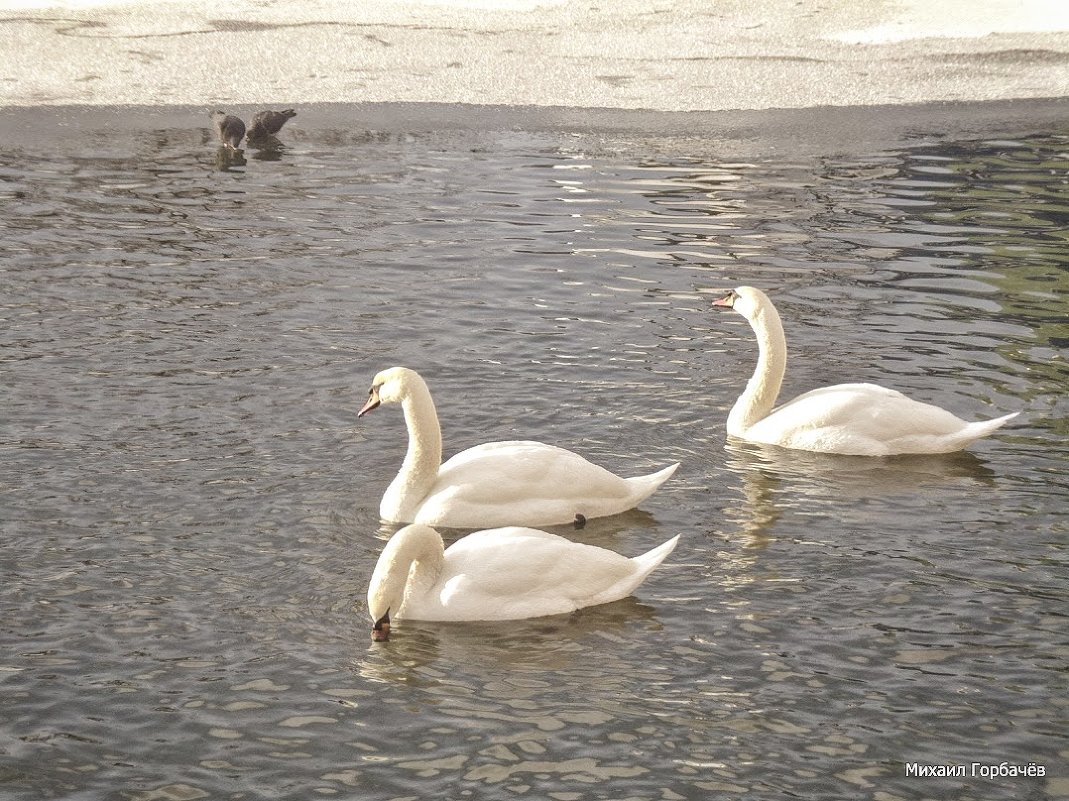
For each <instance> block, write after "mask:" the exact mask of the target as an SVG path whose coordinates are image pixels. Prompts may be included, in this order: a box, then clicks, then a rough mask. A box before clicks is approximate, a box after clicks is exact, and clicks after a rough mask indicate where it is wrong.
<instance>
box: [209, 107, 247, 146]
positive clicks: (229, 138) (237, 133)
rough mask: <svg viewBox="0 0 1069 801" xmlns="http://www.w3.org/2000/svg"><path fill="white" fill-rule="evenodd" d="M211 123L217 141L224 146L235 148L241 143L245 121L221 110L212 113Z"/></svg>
mask: <svg viewBox="0 0 1069 801" xmlns="http://www.w3.org/2000/svg"><path fill="white" fill-rule="evenodd" d="M212 123H213V124H214V125H215V132H216V133H217V134H218V135H219V141H220V142H222V143H223V144H224V145H225V146H226V147H229V148H232V149H234V150H237V149H238V147H239V146H240V145H241V139H242V137H244V136H245V123H243V122H242V121H241V118H240V117H235V116H234V115H232V114H227V113H225V112H222V111H216V112H213V113H212Z"/></svg>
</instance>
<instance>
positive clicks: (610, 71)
mask: <svg viewBox="0 0 1069 801" xmlns="http://www.w3.org/2000/svg"><path fill="white" fill-rule="evenodd" d="M43 5H44V4H43V2H41V1H40V0H8V2H2V3H0V35H2V36H3V37H4V39H5V42H6V43H7V46H6V47H5V48H3V50H2V52H0V106H8V107H12V106H65V105H94V106H113V105H144V106H204V107H207V106H216V105H219V106H232V105H239V106H240V105H295V104H302V103H394V102H401V103H439V104H472V105H487V106H552V107H573V108H615V109H653V110H659V111H717V110H728V109H739V110H743V109H772V108H809V107H819V106H859V105H885V104H889V105H896V104H920V103H932V102H945V101H959V102H980V101H992V100H1006V99H1018V98H1021V99H1026V98H1054V97H1065V96H1069V4H1066V3H1064V2H1061V0H1018V1H1017V2H1013V1H1012V0H973V1H972V2H965V0H942V2H941V3H939V5H940V11H939V13H933V12H932V11H931V10H930V6H931V2H930V0H908V2H899V3H894V4H892V3H883V2H877V3H871V4H864V8H858V7H857V4H854V3H850V2H846V0H831V2H825V3H820V2H818V1H817V0H802V1H801V2H799V3H797V4H792V5H790V6H789V7H784V6H783V4H782V3H779V2H778V0H754V1H753V2H749V3H743V2H740V1H739V0H677V1H674V2H667V1H666V0H662V1H661V2H658V0H653V2H650V1H649V0H644V1H640V0H614V1H613V2H612V3H603V4H600V6H595V5H593V4H591V3H587V2H574V1H573V0H555V1H553V2H539V1H538V0H508V1H507V2H505V1H502V0H498V1H497V2H478V0H452V1H451V2H418V0H382V1H381V2H378V3H366V4H351V5H350V4H337V3H330V2H325V1H321V0H296V1H295V2H290V3H266V4H265V3H258V2H252V1H251V0H235V2H232V3H229V4H226V5H224V6H220V5H219V4H218V3H214V2H212V3H209V2H204V0H195V2H183V3H180V2H174V0H158V1H157V2H126V3H88V4H87V3H83V2H73V1H71V0H68V2H66V3H63V4H60V5H51V6H48V7H43Z"/></svg>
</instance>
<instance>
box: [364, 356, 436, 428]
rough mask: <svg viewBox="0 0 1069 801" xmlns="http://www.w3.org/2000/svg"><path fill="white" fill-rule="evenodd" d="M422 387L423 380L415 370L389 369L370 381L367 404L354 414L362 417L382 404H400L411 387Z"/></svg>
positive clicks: (405, 368) (403, 368) (404, 368)
mask: <svg viewBox="0 0 1069 801" xmlns="http://www.w3.org/2000/svg"><path fill="white" fill-rule="evenodd" d="M416 385H423V379H422V378H420V376H419V373H417V372H416V371H415V370H409V369H408V368H407V367H391V368H390V369H389V370H383V371H382V372H381V373H379V374H378V375H376V376H375V377H374V378H373V379H372V380H371V389H369V390H368V393H367V403H365V404H364V405H363V406H362V407H361V409H360V411H358V412H357V413H356V416H357V417H363V416H364V415H365V414H367V413H368V412H370V411H371V410H372V409H377V408H378V407H379V405H380V404H382V403H400V402H401V401H403V400H404V399H405V398H406V397H408V395H409V393H410V392H411V391H412V387H414V386H416Z"/></svg>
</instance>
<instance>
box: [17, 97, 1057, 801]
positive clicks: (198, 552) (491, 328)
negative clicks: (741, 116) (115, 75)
mask: <svg viewBox="0 0 1069 801" xmlns="http://www.w3.org/2000/svg"><path fill="white" fill-rule="evenodd" d="M305 118H306V119H304V120H303V122H304V124H303V126H302V125H300V124H298V123H297V122H295V123H293V124H292V128H287V129H286V131H284V135H283V139H284V140H286V142H287V143H288V145H289V148H288V149H287V150H285V151H283V152H281V153H272V154H265V153H254V152H252V151H249V152H248V153H246V161H245V163H243V164H242V163H235V162H233V161H228V160H227V159H225V158H223V157H222V156H221V155H219V154H217V153H216V152H215V150H214V147H213V145H212V144H211V143H210V142H209V141H208V139H207V133H206V131H202V130H200V129H199V128H198V127H197V126H199V125H200V122H199V121H198V122H195V123H191V125H190V126H189V128H188V129H165V130H142V131H129V132H126V133H124V134H122V135H116V134H115V132H114V130H111V131H106V132H105V131H95V130H82V131H78V132H76V133H75V132H72V133H71V134H70V138H69V139H68V140H66V141H64V142H62V143H61V146H59V147H57V146H55V144H54V143H52V144H47V145H46V144H45V143H42V144H41V145H39V146H34V145H24V146H19V147H14V148H12V147H8V148H7V149H4V150H0V208H2V212H3V213H2V215H0V234H2V242H3V247H2V250H3V254H4V255H3V259H2V262H0V270H2V283H3V292H2V295H0V315H2V317H0V319H2V327H0V359H2V362H3V381H2V382H0V402H2V408H3V416H2V418H0V424H2V429H0V431H2V434H0V436H2V441H0V448H2V450H0V453H2V462H0V478H2V490H0V493H2V494H0V517H2V548H0V565H2V572H0V576H2V584H0V617H2V619H0V681H2V689H3V691H2V695H0V713H2V714H0V721H2V723H0V795H2V796H3V797H4V798H10V799H42V798H71V799H99V798H104V799H136V800H137V801H149V799H183V800H184V799H198V798H212V799H218V798H232V799H262V798H294V799H297V798H300V799H307V798H318V797H324V798H330V797H343V798H344V797H353V798H355V797H359V798H365V799H400V798H406V799H407V798H450V799H462V798H513V797H528V798H540V799H541V798H553V799H559V800H560V801H585V800H586V799H614V801H620V800H621V799H632V798H634V799H679V798H687V799H690V798H701V799H704V798H715V797H746V798H769V799H771V798H828V799H832V798H835V799H839V798H871V799H877V800H878V801H892V800H893V799H899V798H902V799H905V798H911V799H912V798H922V797H924V798H929V797H930V798H935V797H938V798H955V799H959V798H960V799H973V798H975V799H1023V798H1028V799H1041V798H1055V797H1067V796H1069V769H1067V763H1069V759H1067V752H1069V742H1067V738H1066V732H1067V731H1069V728H1067V726H1066V723H1067V716H1066V704H1067V697H1069V696H1067V693H1066V690H1067V685H1066V681H1065V676H1066V666H1067V661H1069V660H1067V657H1069V647H1067V644H1066V636H1065V632H1066V604H1065V601H1066V586H1067V573H1066V564H1067V558H1066V552H1065V548H1066V530H1067V527H1066V522H1067V517H1069V506H1067V503H1066V501H1067V499H1069V493H1067V483H1069V482H1067V479H1066V469H1065V468H1066V456H1067V454H1069V448H1067V445H1066V433H1067V430H1069V426H1067V423H1066V419H1067V416H1066V413H1067V411H1069V402H1067V400H1066V392H1065V389H1066V385H1067V381H1069V369H1067V367H1066V363H1065V358H1064V357H1065V352H1066V347H1067V344H1069V322H1067V320H1069V316H1067V311H1069V305H1067V290H1069V272H1067V266H1069V256H1067V253H1069V251H1067V247H1066V245H1067V242H1066V239H1067V235H1066V231H1067V230H1069V226H1067V223H1069V183H1067V182H1069V137H1066V136H1065V135H1063V134H1062V133H1059V132H1051V131H1042V130H1041V131H1023V132H1022V131H1020V130H1013V131H1006V132H1005V133H1004V134H1001V135H999V136H990V137H985V138H974V139H969V138H964V139H961V140H956V139H954V138H953V137H937V136H924V135H923V132H919V133H918V135H917V136H916V138H915V140H914V141H913V142H912V143H908V144H907V145H904V146H902V147H899V148H895V149H893V150H887V151H879V152H858V153H851V154H843V153H835V154H829V155H825V156H823V157H809V156H804V157H803V156H797V157H789V156H788V157H784V156H782V155H781V156H768V157H766V158H762V159H748V160H741V159H737V158H735V157H734V156H733V154H732V152H731V149H730V148H729V147H726V146H723V145H720V144H718V142H717V141H715V140H712V139H708V138H705V137H702V136H701V135H698V134H696V135H692V136H678V137H667V136H661V137H658V136H654V135H637V134H635V135H628V134H624V133H617V134H606V133H602V134H597V133H585V134H575V133H561V134H553V133H546V132H544V131H543V132H532V131H526V130H523V129H522V127H519V128H514V129H512V130H509V131H506V132H487V131H482V132H479V131H443V132H438V133H427V132H410V131H406V130H404V129H403V126H402V127H399V129H397V130H386V131H375V132H367V131H360V130H357V131H356V132H355V133H354V132H352V131H348V130H342V129H334V128H317V127H316V125H315V122H314V120H311V119H307V114H306V115H305ZM301 119H302V118H298V120H299V121H300V120H301ZM742 283H751V284H755V285H758V286H761V287H763V288H765V289H766V290H767V291H769V293H770V294H771V295H772V296H773V297H774V299H775V300H776V302H777V304H778V306H779V308H780V311H781V314H782V316H783V318H784V321H785V325H786V327H787V332H788V339H789V342H790V347H791V353H792V359H791V363H790V366H789V368H788V377H787V384H786V387H785V392H786V393H790V394H793V393H797V392H800V391H803V390H805V389H809V388H813V387H815V386H817V385H820V384H825V383H833V382H840V381H850V380H867V381H877V382H880V383H884V384H887V385H890V386H894V387H895V388H898V389H901V390H903V391H906V392H907V393H908V394H910V395H913V396H914V397H916V398H918V399H920V400H925V401H929V402H934V403H938V404H941V405H944V406H947V407H949V408H951V409H953V410H955V411H956V412H958V413H959V414H961V415H962V416H964V417H967V418H975V419H979V418H986V417H993V416H996V415H999V414H1004V413H1007V412H1010V411H1015V410H1020V411H1021V412H1022V414H1021V416H1020V417H1019V418H1018V420H1016V421H1014V423H1013V424H1011V425H1010V426H1009V427H1008V428H1006V429H1003V430H1002V431H1001V432H999V433H998V434H997V435H996V436H994V437H992V438H990V439H987V440H983V441H981V442H979V443H977V444H976V445H975V446H973V447H972V448H971V449H970V450H969V451H968V452H966V453H963V454H958V455H954V456H946V457H923V458H902V459H893V460H866V459H856V458H843V457H828V456H815V455H808V454H800V453H792V452H785V451H779V450H776V449H761V448H756V447H751V446H746V445H742V444H739V443H734V442H726V441H725V435H724V430H723V427H724V420H725V417H726V414H727V410H728V409H729V408H730V406H731V404H732V402H733V401H734V398H735V397H736V395H737V394H738V392H739V391H740V390H741V388H742V386H743V384H744V383H745V381H746V379H747V377H748V376H749V374H750V372H751V370H752V368H753V363H754V358H755V348H754V343H753V339H752V336H751V333H750V331H749V328H748V327H747V326H746V324H745V322H744V321H743V320H742V318H741V317H738V316H737V315H730V314H727V315H725V314H719V315H718V314H715V313H714V312H713V311H712V310H711V308H710V300H711V299H712V298H713V297H714V296H715V294H716V293H717V292H718V291H719V290H721V289H723V288H725V287H730V286H733V285H737V284H742ZM394 364H405V365H408V366H411V367H415V368H417V369H419V370H420V371H421V372H423V374H424V375H425V376H426V377H427V379H428V381H429V382H430V384H431V387H432V390H433V391H434V393H435V395H436V400H437V403H438V407H439V413H440V415H441V417H442V421H443V429H444V434H445V440H446V451H447V453H452V452H455V451H457V450H460V449H462V448H464V447H468V446H470V445H473V444H477V443H478V442H480V441H484V440H486V439H505V438H513V437H531V438H537V439H541V440H544V441H548V442H553V443H556V444H561V445H566V446H568V447H571V448H573V449H576V450H579V451H581V452H582V453H584V454H586V455H588V456H589V457H591V458H593V459H594V460H596V461H598V462H601V463H603V464H605V465H606V466H609V467H611V468H613V469H615V470H617V471H618V472H621V473H624V474H637V473H640V472H648V471H650V470H652V469H654V468H656V467H658V466H661V465H663V464H666V463H668V462H670V461H676V460H679V461H682V463H683V467H682V468H681V469H680V471H679V472H678V473H677V474H676V477H675V478H674V479H673V480H672V481H670V482H669V483H668V484H667V485H666V486H665V487H664V488H663V489H662V490H661V491H660V492H659V493H657V494H656V495H654V496H653V498H651V499H650V500H649V501H647V502H646V503H645V504H644V505H643V509H642V511H641V512H633V513H629V514H626V515H623V516H620V517H617V518H610V519H605V520H598V521H592V522H591V523H590V524H589V525H588V527H587V528H586V529H585V530H584V531H582V532H572V531H570V530H567V531H564V532H563V533H565V534H567V535H568V536H572V537H575V538H578V539H582V540H583V541H586V542H591V543H594V544H598V545H602V546H605V547H610V548H614V549H617V550H619V551H621V552H624V553H627V554H629V555H631V554H635V553H638V552H639V551H642V550H645V549H647V548H649V547H652V546H653V545H655V544H657V543H659V542H661V541H662V540H664V539H667V538H668V537H669V536H671V535H673V534H676V533H681V534H682V535H683V536H682V541H681V544H680V546H679V548H678V549H677V551H676V552H675V554H674V555H673V557H671V559H670V560H669V563H668V564H667V565H666V566H665V567H664V568H662V569H661V570H659V571H658V572H656V573H655V574H654V575H653V576H652V577H651V578H650V580H649V581H648V582H647V583H646V584H645V585H644V586H643V587H641V588H640V589H639V591H638V592H637V593H636V596H635V597H634V598H631V599H628V600H626V601H622V602H619V603H615V604H611V605H608V606H604V607H599V608H594V609H588V610H583V611H582V612H580V613H577V614H575V615H573V616H570V617H567V618H547V619H542V620H534V621H525V622H520V623H510V624H474V625H464V626H460V625H430V624H419V623H408V622H405V623H402V624H400V625H398V626H397V627H396V628H395V636H394V637H393V639H392V640H391V641H390V642H389V643H388V644H386V645H381V644H374V645H373V644H372V643H371V642H370V640H369V637H368V630H369V620H368V619H367V612H366V608H365V603H364V592H365V589H366V586H367V581H368V578H369V576H370V573H371V569H372V567H373V565H374V560H375V558H376V556H377V553H378V551H379V549H380V548H381V545H382V539H381V537H382V536H384V534H385V533H387V532H388V531H389V529H383V530H381V531H380V524H379V521H378V513H377V509H378V502H379V497H380V495H381V493H382V491H383V489H384V488H385V486H386V484H387V483H388V482H389V480H390V478H391V477H392V476H393V474H394V472H395V471H396V468H397V466H398V464H399V462H400V459H401V456H402V453H403V449H404V427H403V422H402V420H401V416H400V413H399V411H398V410H397V409H395V408H384V409H382V410H380V411H378V412H376V413H375V414H374V415H371V416H369V417H367V418H364V419H361V420H359V421H357V420H356V418H355V412H356V409H357V408H358V407H359V404H360V403H361V402H362V400H363V396H364V394H365V393H366V390H367V387H368V384H369V381H370V379H371V377H372V375H373V374H374V373H375V372H376V371H377V370H379V369H381V368H383V367H387V366H390V365H394ZM913 762H916V763H920V764H927V765H947V764H965V765H969V764H970V763H972V762H979V763H983V764H985V765H987V764H996V765H997V764H999V763H1002V762H1007V763H1009V764H1013V765H1022V766H1024V765H1027V764H1028V763H1035V765H1037V766H1042V767H1043V768H1044V772H1045V774H1046V775H1045V776H1044V777H1042V778H1036V777H979V776H977V777H967V778H951V779H941V778H918V777H915V776H914V777H911V776H907V775H906V770H905V766H906V764H907V763H913Z"/></svg>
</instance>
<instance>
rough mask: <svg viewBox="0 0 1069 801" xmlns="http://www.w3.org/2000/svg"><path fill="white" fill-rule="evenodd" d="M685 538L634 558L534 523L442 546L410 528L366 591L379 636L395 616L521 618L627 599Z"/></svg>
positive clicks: (385, 555) (424, 530) (432, 534)
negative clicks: (529, 525) (543, 528)
mask: <svg viewBox="0 0 1069 801" xmlns="http://www.w3.org/2000/svg"><path fill="white" fill-rule="evenodd" d="M677 542H679V535H678V534H677V535H676V536H674V537H672V539H670V540H668V541H667V542H665V543H663V544H662V545H659V546H657V547H656V548H654V549H653V550H651V551H647V552H646V553H644V554H642V555H640V556H636V557H634V558H631V559H628V558H627V557H626V556H621V555H620V554H618V553H616V552H615V551H609V550H606V549H605V548H598V547H596V546H593V545H582V544H580V543H577V542H572V541H571V540H567V539H565V538H564V537H558V536H557V535H556V534H550V533H548V532H546V531H539V530H538V529H533V528H519V527H517V526H509V527H507V528H495V529H490V530H487V531H476V532H474V533H472V534H469V535H467V536H466V537H461V538H460V539H459V540H457V541H456V542H455V543H453V544H452V545H450V546H449V548H448V550H446V549H445V548H444V547H443V543H442V537H441V535H439V534H438V532H437V531H435V530H434V529H433V528H431V527H430V526H423V525H419V524H416V525H410V526H405V527H404V528H402V529H401V530H400V531H398V532H397V533H396V534H394V535H393V537H391V538H390V541H389V542H387V543H386V547H384V548H383V549H382V553H381V554H380V555H379V561H378V563H377V564H376V565H375V572H374V573H373V574H372V576H371V583H370V585H369V586H368V590H367V606H368V612H369V613H370V614H371V619H372V620H373V621H374V627H373V629H372V637H373V638H374V639H376V640H385V639H387V638H388V637H389V632H390V620H391V618H392V619H395V620H396V619H399V618H407V619H409V620H441V621H461V620H520V619H522V618H531V617H543V616H545V615H561V614H566V613H568V612H574V611H575V610H576V609H582V608H583V607H586V606H594V605H596V604H604V603H609V602H610V601H618V600H620V599H621V598H626V597H627V596H628V595H630V594H631V593H632V592H634V590H635V588H636V587H638V585H639V584H641V583H642V582H643V581H644V580H645V579H646V576H648V575H649V574H650V573H651V572H653V569H654V568H655V567H657V565H659V564H660V563H661V562H663V561H664V559H665V557H667V556H668V554H670V553H671V552H672V551H673V550H674V549H675V547H676V543H677Z"/></svg>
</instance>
